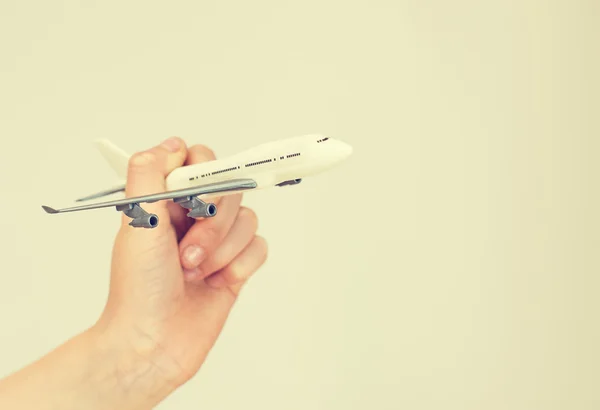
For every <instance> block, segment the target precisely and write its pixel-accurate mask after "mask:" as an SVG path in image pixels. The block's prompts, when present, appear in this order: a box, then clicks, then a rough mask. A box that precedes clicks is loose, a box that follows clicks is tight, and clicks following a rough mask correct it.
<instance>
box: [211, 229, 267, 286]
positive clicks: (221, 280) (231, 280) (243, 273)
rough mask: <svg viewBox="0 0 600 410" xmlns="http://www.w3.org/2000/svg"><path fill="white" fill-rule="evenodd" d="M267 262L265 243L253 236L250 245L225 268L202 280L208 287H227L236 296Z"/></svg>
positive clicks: (258, 237)
mask: <svg viewBox="0 0 600 410" xmlns="http://www.w3.org/2000/svg"><path fill="white" fill-rule="evenodd" d="M266 260H267V242H266V241H265V240H264V239H263V238H262V237H260V236H255V237H254V239H253V240H252V241H251V242H250V244H249V245H248V246H247V247H246V248H245V249H244V250H243V251H242V252H241V253H240V254H239V255H238V256H236V258H235V259H234V260H233V261H231V262H230V263H229V264H228V265H227V266H226V267H225V268H223V269H221V270H220V271H218V272H216V273H214V274H212V275H211V276H209V277H207V278H206V279H204V281H205V282H206V284H207V285H208V286H210V287H213V288H217V289H221V288H224V287H229V288H230V289H231V291H232V292H233V293H234V294H235V295H237V294H238V293H239V291H240V289H241V287H242V285H243V284H244V283H245V282H246V281H247V280H248V278H250V276H251V275H252V274H253V273H254V272H256V271H257V270H258V268H260V267H261V266H262V265H263V264H264V263H265V261H266Z"/></svg>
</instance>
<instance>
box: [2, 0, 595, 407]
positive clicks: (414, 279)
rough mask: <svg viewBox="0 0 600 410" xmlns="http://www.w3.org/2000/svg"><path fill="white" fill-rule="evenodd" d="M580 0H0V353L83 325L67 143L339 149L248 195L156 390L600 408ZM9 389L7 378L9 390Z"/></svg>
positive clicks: (585, 22)
mask: <svg viewBox="0 0 600 410" xmlns="http://www.w3.org/2000/svg"><path fill="white" fill-rule="evenodd" d="M599 18H600V6H599V3H598V2H597V1H592V0H590V1H569V2H566V1H565V2H562V1H541V0H540V1H529V0H528V1H514V2H506V1H464V0H462V1H453V2H450V1H442V0H438V1H313V0H310V1H298V2H283V1H271V2H268V1H254V2H245V1H236V2H214V1H211V2H209V1H203V2H200V1H186V2H146V1H144V2H142V1H139V2H116V1H114V2H106V1H83V2H45V1H37V2H26V1H16V0H12V1H11V0H2V2H0V45H1V47H0V136H1V138H2V140H1V141H2V146H1V149H0V172H1V175H2V178H1V180H0V192H1V193H2V201H0V215H1V217H0V228H1V230H0V241H1V248H0V249H1V255H2V258H1V259H0V260H1V268H0V271H1V280H0V324H1V327H0V329H1V330H0V335H1V338H0V372H1V373H2V375H5V374H8V373H10V372H12V371H14V370H16V369H18V368H20V367H21V366H24V365H25V364H27V363H29V362H31V361H32V360H34V359H35V358H37V357H39V356H40V355H42V354H44V353H46V352H47V351H49V350H50V349H52V348H54V347H55V346H57V345H58V344H60V343H62V342H63V341H65V340H66V339H67V338H69V337H70V336H71V335H74V334H75V333H77V332H79V331H80V330H82V329H84V328H86V327H87V326H89V325H90V324H92V323H93V322H94V321H95V320H96V318H97V316H98V314H99V313H100V311H101V309H102V307H103V305H104V302H105V298H106V295H107V286H108V274H109V272H108V268H109V263H110V251H111V246H112V240H113V236H114V234H115V232H116V229H117V227H118V223H119V219H120V218H119V216H118V215H117V213H116V212H114V211H112V210H110V209H108V210H104V211H93V212H87V213H78V214H67V215H57V216H50V215H46V214H45V213H43V211H42V209H41V208H40V205H41V204H43V203H44V204H46V203H47V204H50V205H62V204H64V203H65V202H67V203H69V201H71V200H72V199H74V198H76V197H78V196H79V195H83V194H87V193H90V192H94V191H95V190H97V189H101V188H104V187H106V186H110V185H111V184H112V183H113V182H114V179H113V173H112V170H111V169H110V168H108V166H107V165H106V164H105V163H104V162H103V161H102V159H101V157H100V156H99V154H98V153H97V152H96V151H94V149H93V146H92V143H91V142H92V141H93V140H94V139H96V138H100V137H102V138H109V139H111V140H113V141H114V142H115V143H117V144H118V145H120V146H122V147H123V148H124V149H126V150H127V151H129V152H134V151H136V150H141V149H145V148H147V147H150V146H152V145H154V144H156V143H158V142H160V141H161V140H162V139H163V138H165V137H168V136H170V135H179V136H182V137H183V138H185V139H186V141H188V143H189V144H194V143H203V144H206V145H208V146H210V147H212V148H213V149H214V150H215V151H216V153H217V155H218V156H225V155H228V154H233V153H236V152H237V151H239V150H241V149H245V148H248V147H251V146H253V145H255V144H259V143H262V142H267V141H271V140H276V139H279V138H285V137H289V136H295V135H300V134H306V133H313V132H319V133H323V134H326V135H329V136H331V137H335V138H339V139H342V140H344V141H346V142H348V143H350V144H351V145H352V146H353V147H354V155H353V156H352V157H351V159H350V160H348V161H347V162H346V163H344V164H342V165H340V166H339V167H338V168H336V169H334V170H331V171H330V172H328V173H326V174H322V175H319V176H317V177H313V178H307V179H305V181H304V182H303V183H302V184H301V185H299V186H296V187H288V188H285V189H273V190H270V191H264V192H260V193H249V194H247V195H246V196H245V204H246V205H248V206H251V207H252V208H253V209H255V210H256V212H257V213H258V215H259V218H260V228H259V232H260V234H261V235H263V236H265V237H266V238H267V240H268V241H269V244H270V256H269V260H268V262H267V264H266V265H265V266H264V267H263V268H262V269H261V271H260V272H259V273H258V274H257V275H256V277H255V278H254V279H253V280H252V281H251V282H250V283H249V285H248V287H247V288H246V290H245V292H244V293H243V295H242V297H241V299H240V300H239V303H238V304H237V306H236V308H235V310H234V312H233V314H232V316H231V318H230V321H229V322H228V324H227V326H226V328H225V330H224V332H223V334H222V336H221V338H220V340H219V343H218V344H217V346H216V347H215V349H214V350H213V351H212V353H211V355H210V357H209V359H208V361H207V362H206V364H205V365H204V367H203V368H202V370H201V371H200V373H198V375H197V377H195V378H194V379H193V380H192V381H190V382H189V383H188V384H186V385H185V386H184V387H182V388H181V389H180V390H178V391H177V392H176V393H175V394H173V395H172V396H171V397H169V398H168V399H167V400H166V401H165V402H164V403H162V404H161V405H160V406H159V408H161V409H165V410H166V409H248V408H251V409H261V410H265V409H278V410H279V409H303V410H304V409H344V410H348V409H367V408H372V409H382V410H383V409H442V408H443V409H486V410H491V409H498V410H500V409H503V410H504V409H511V410H517V409H518V410H521V409H523V410H525V409H527V410H531V409H566V408H569V409H578V410H582V409H593V408H596V409H597V408H598V407H599V406H600V370H599V369H600V353H599V349H600V332H599V327H600V324H599V322H600V310H599V309H600V302H599V301H598V300H599V299H598V293H599V290H600V280H599V279H598V274H599V273H600V258H599V254H600V237H599V232H600V221H599V216H598V213H599V210H600V203H599V196H598V175H599V171H600V166H599V165H598V154H599V148H600V144H599V141H598V137H599V133H598V132H599V131H600V127H599V120H598V116H599V108H600V105H599V99H598V94H599V92H600V87H599V81H598V73H599V72H600V65H599V60H598V50H599V44H600V42H599V40H600V35H599V34H600V32H599V29H598V21H599V20H598V19H599ZM32 393H33V392H32Z"/></svg>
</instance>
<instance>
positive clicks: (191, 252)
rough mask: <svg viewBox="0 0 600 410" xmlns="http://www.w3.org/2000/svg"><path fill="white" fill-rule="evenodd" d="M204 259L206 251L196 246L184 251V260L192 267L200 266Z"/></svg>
mask: <svg viewBox="0 0 600 410" xmlns="http://www.w3.org/2000/svg"><path fill="white" fill-rule="evenodd" d="M203 257H204V250H202V248H200V247H199V246H196V245H190V246H188V247H187V248H185V250H184V251H183V258H184V259H185V261H186V262H187V263H188V264H189V265H190V266H194V267H196V266H198V265H200V262H202V258H203Z"/></svg>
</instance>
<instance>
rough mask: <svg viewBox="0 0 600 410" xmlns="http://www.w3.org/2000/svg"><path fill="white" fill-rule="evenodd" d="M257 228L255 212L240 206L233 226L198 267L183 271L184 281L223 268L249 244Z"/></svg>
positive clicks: (197, 279) (202, 276)
mask: <svg viewBox="0 0 600 410" xmlns="http://www.w3.org/2000/svg"><path fill="white" fill-rule="evenodd" d="M257 229H258V219H257V217H256V214H255V213H254V212H253V211H252V210H251V209H249V208H245V207H241V208H240V210H239V211H238V214H237V217H236V219H235V222H234V223H233V226H232V227H231V229H230V230H229V232H228V233H227V235H226V236H225V238H224V239H223V241H222V242H221V244H220V245H219V246H218V247H217V248H216V249H215V251H214V252H213V253H212V254H210V255H208V256H207V258H206V260H205V261H204V262H202V263H201V264H200V266H199V267H198V268H196V269H192V270H186V271H184V275H185V279H186V281H188V282H198V281H201V280H202V279H204V278H205V277H207V276H210V275H211V274H213V273H214V272H216V271H218V270H220V269H223V268H224V267H225V266H227V264H228V263H229V262H231V261H232V260H233V259H235V257H236V256H237V255H238V254H239V253H240V252H242V251H243V250H244V249H245V248H246V247H247V246H248V244H250V242H251V241H252V240H253V239H254V235H255V234H256V230H257Z"/></svg>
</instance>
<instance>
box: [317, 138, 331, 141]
mask: <svg viewBox="0 0 600 410" xmlns="http://www.w3.org/2000/svg"><path fill="white" fill-rule="evenodd" d="M328 139H329V137H325V138H323V139H320V140H318V141H317V142H323V141H327V140H328Z"/></svg>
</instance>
